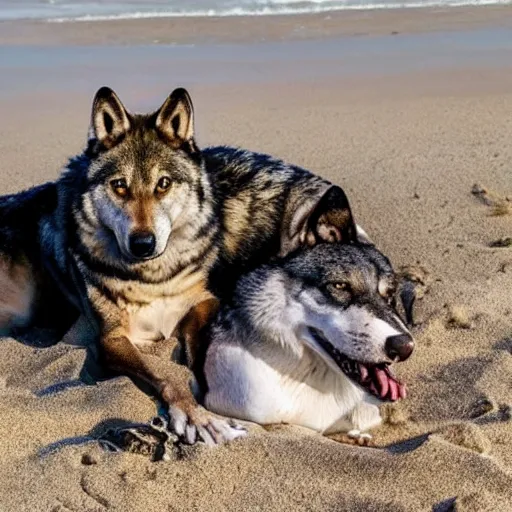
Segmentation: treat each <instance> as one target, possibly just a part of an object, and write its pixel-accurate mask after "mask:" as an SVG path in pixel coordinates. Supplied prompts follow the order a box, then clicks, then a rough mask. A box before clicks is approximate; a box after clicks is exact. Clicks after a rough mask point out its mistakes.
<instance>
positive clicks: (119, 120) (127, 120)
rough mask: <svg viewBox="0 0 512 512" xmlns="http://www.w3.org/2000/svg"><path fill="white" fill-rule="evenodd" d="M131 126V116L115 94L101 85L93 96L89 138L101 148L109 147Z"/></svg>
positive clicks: (119, 140)
mask: <svg viewBox="0 0 512 512" xmlns="http://www.w3.org/2000/svg"><path fill="white" fill-rule="evenodd" d="M130 127H131V116H130V114H129V113H128V112H127V110H126V109H125V108H124V106H123V104H122V103H121V100H120V99H119V98H118V97H117V94H116V93H115V92H114V91H113V90H112V89H110V88H109V87H102V88H101V89H100V90H99V91H98V92H97V93H96V96H95V97H94V101H93V104H92V114H91V129H90V132H89V139H90V140H91V139H93V140H94V139H95V141H96V142H97V143H99V145H100V148H102V149H111V148H113V147H114V146H115V145H116V144H118V143H119V142H121V140H123V138H124V136H125V135H126V132H128V130H129V129H130Z"/></svg>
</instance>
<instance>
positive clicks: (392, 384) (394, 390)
mask: <svg viewBox="0 0 512 512" xmlns="http://www.w3.org/2000/svg"><path fill="white" fill-rule="evenodd" d="M388 383H389V395H390V396H389V398H390V399H391V400H392V401H393V402H394V401H395V400H398V382H397V381H396V380H393V379H389V381H388Z"/></svg>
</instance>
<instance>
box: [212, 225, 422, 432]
mask: <svg viewBox="0 0 512 512" xmlns="http://www.w3.org/2000/svg"><path fill="white" fill-rule="evenodd" d="M346 222H347V223H350V224H352V226H351V228H350V230H349V231H350V232H351V233H352V234H353V238H352V240H350V241H349V242H351V243H344V244H340V243H332V244H325V243H320V244H318V245H316V246H314V247H312V248H303V249H299V250H298V251H295V252H294V253H292V254H291V255H289V256H287V257H285V258H282V259H276V260H274V261H272V262H269V263H268V264H266V265H262V266H261V267H259V268H257V269H255V270H253V271H251V272H248V273H246V274H244V275H242V276H241V277H240V278H239V280H238V282H237V284H236V287H235V291H234V294H233V297H232V301H230V302H226V303H225V304H223V305H221V308H220V311H219V313H218V315H217V317H216V319H215V320H214V321H213V323H212V325H211V326H210V327H209V328H207V331H206V334H205V336H206V338H208V339H209V345H208V348H207V350H206V354H205V356H204V358H203V360H202V361H203V362H202V370H203V379H204V381H203V382H204V384H205V385H206V388H207V391H206V396H205V404H206V407H207V408H208V409H210V410H212V411H215V412H217V413H219V414H223V415H227V416H230V417H233V418H238V419H244V420H249V421H253V422H256V423H259V424H273V423H290V424H296V425H301V426H304V427H309V428H311V429H314V430H316V431H318V432H322V433H326V434H332V433H338V432H344V433H348V435H349V436H350V437H352V438H357V437H361V436H363V437H369V434H368V433H367V430H369V429H371V428H373V427H375V426H377V425H378V424H379V423H380V422H381V417H380V412H379V405H380V404H381V403H382V402H383V401H395V400H398V399H400V398H405V396H406V389H405V386H404V384H402V383H401V382H399V381H398V380H397V378H396V377H395V375H394V373H393V372H392V370H391V364H392V363H394V362H396V361H404V360H406V359H407V358H408V357H409V356H410V355H411V353H412V351H413V347H414V343H413V338H412V336H411V334H410V332H409V330H408V328H407V327H406V325H405V324H404V322H403V321H402V319H401V318H400V316H399V314H398V312H397V310H396V307H395V296H396V290H397V284H398V283H397V276H396V275H395V273H394V271H393V269H392V267H391V264H390V262H389V260H388V259H387V258H386V257H385V256H384V255H383V254H382V253H381V252H379V251H378V250H377V249H376V247H375V246H374V245H372V244H370V243H368V242H366V241H365V242H363V243H361V242H358V240H357V233H356V230H355V229H354V228H355V227H354V225H353V221H352V220H351V219H350V217H347V218H346Z"/></svg>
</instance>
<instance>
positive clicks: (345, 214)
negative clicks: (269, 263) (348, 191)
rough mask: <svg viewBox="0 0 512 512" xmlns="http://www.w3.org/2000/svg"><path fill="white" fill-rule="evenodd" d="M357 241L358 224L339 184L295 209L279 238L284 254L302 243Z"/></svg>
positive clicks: (310, 244)
mask: <svg viewBox="0 0 512 512" xmlns="http://www.w3.org/2000/svg"><path fill="white" fill-rule="evenodd" d="M357 241H358V238H357V227H356V224H355V222H354V218H353V216H352V211H351V209H350V205H349V202H348V199H347V196H346V195H345V192H343V190H342V189H341V188H340V187H338V186H336V185H332V186H330V187H329V188H328V189H327V190H326V191H324V193H323V194H322V195H319V196H317V197H316V198H314V199H313V200H309V201H308V200H306V201H303V203H302V204H301V205H300V206H299V207H298V208H297V209H296V211H295V212H294V214H293V215H292V218H291V221H290V223H289V225H288V229H287V230H285V234H284V236H283V237H282V239H281V250H280V253H279V255H280V256H285V255H287V254H289V253H290V252H292V251H294V250H295V249H297V248H298V247H301V246H304V245H309V246H313V245H316V244H318V243H325V242H328V243H333V242H343V243H352V242H357Z"/></svg>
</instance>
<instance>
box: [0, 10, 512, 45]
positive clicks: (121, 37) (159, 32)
mask: <svg viewBox="0 0 512 512" xmlns="http://www.w3.org/2000/svg"><path fill="white" fill-rule="evenodd" d="M77 27H79V29H77ZM487 27H502V28H510V29H512V5H485V6H462V7H446V8H439V7H421V8H390V9H373V10H372V9H367V10H358V11H356V10H342V11H330V12H323V13H311V14H289V15H288V14H287V15H279V14H276V15H270V16H220V17H214V16H211V17H210V16H208V17H181V18H179V17H169V18H143V19H121V20H104V21H69V22H62V23H55V22H51V21H47V20H38V21H31V20H17V21H0V45H4V46H21V45H34V44H37V45H41V46H58V45H63V44H66V45H73V46H75V45H78V46H80V45H84V46H88V45H97V44H99V45H141V44H173V45H183V44H205V43H252V42H277V41H301V40H314V39H336V38H339V37H346V36H350V37H362V36H379V35H399V34H404V33H406V34H410V33H425V32H432V33H437V32H444V31H460V30H472V29H477V28H487Z"/></svg>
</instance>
